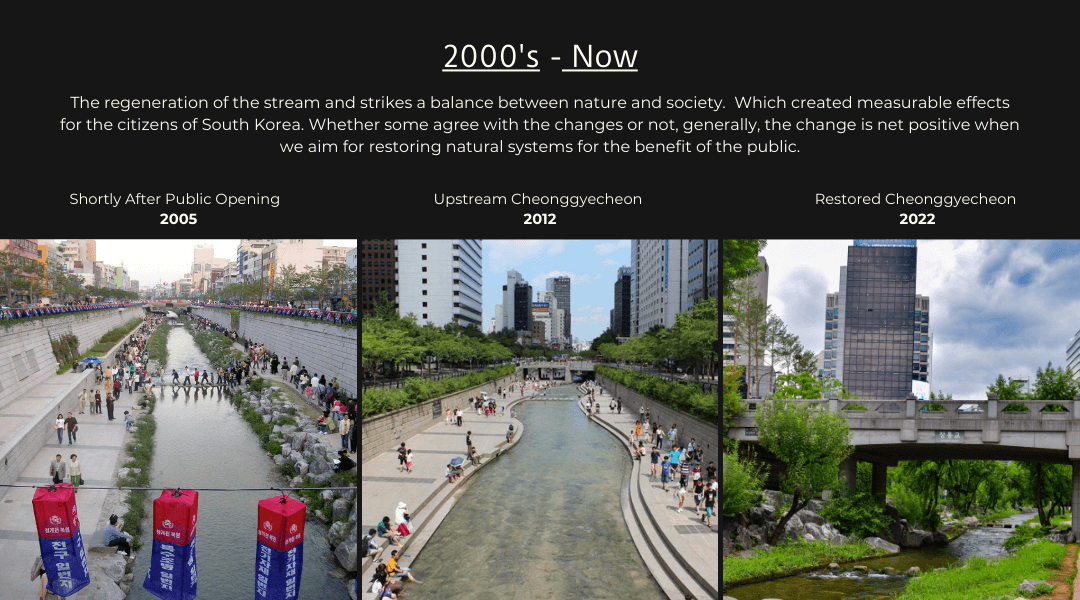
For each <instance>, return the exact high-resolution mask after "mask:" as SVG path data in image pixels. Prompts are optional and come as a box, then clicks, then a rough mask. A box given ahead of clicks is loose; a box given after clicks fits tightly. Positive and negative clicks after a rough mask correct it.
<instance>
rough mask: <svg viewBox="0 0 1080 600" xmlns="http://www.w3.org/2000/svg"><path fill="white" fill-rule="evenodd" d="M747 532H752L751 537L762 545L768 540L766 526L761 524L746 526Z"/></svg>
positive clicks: (758, 544) (756, 543)
mask: <svg viewBox="0 0 1080 600" xmlns="http://www.w3.org/2000/svg"><path fill="white" fill-rule="evenodd" d="M746 531H747V533H749V534H750V539H751V540H753V541H754V544H755V545H757V546H760V545H762V544H764V543H765V542H766V533H765V528H764V527H762V526H761V525H751V526H749V527H747V528H746Z"/></svg>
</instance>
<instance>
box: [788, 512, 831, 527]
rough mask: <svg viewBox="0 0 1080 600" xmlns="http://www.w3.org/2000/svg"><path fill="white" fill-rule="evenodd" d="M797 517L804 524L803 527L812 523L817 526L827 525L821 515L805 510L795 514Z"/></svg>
mask: <svg viewBox="0 0 1080 600" xmlns="http://www.w3.org/2000/svg"><path fill="white" fill-rule="evenodd" d="M795 516H796V517H799V520H801V521H802V522H803V525H807V524H810V523H813V524H815V525H824V524H825V519H823V518H822V517H821V515H819V514H817V513H816V512H811V511H809V510H806V509H805V508H804V509H802V510H800V511H799V512H797V513H795Z"/></svg>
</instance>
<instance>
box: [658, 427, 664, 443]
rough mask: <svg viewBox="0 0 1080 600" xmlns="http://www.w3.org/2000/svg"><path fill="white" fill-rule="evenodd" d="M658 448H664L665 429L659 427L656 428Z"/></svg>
mask: <svg viewBox="0 0 1080 600" xmlns="http://www.w3.org/2000/svg"><path fill="white" fill-rule="evenodd" d="M656 447H657V448H663V447H664V428H663V427H661V426H659V425H657V426H656Z"/></svg>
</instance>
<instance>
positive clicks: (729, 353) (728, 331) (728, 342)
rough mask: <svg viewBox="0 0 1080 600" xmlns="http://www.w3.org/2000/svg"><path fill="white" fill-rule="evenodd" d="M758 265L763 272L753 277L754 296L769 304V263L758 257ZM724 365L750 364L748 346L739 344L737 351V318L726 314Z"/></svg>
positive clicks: (724, 315)
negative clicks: (747, 352)
mask: <svg viewBox="0 0 1080 600" xmlns="http://www.w3.org/2000/svg"><path fill="white" fill-rule="evenodd" d="M757 259H758V264H760V265H761V270H760V271H758V272H757V273H756V274H755V275H754V276H753V286H754V294H755V295H757V296H758V297H759V298H761V301H762V302H764V303H765V304H768V303H769V262H768V261H767V260H765V257H764V256H759V257H757ZM723 319H724V331H723V334H724V348H723V350H724V365H732V364H734V365H739V366H746V365H747V364H749V363H748V360H749V358H748V356H747V354H746V345H745V344H739V346H740V348H739V349H738V352H736V349H735V316H734V315H731V314H728V313H724V314H723Z"/></svg>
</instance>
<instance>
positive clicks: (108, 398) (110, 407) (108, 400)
mask: <svg viewBox="0 0 1080 600" xmlns="http://www.w3.org/2000/svg"><path fill="white" fill-rule="evenodd" d="M115 402H116V399H115V398H113V397H112V396H111V395H108V396H105V406H106V407H107V408H108V410H109V420H110V421H112V420H113V404H114V403H115Z"/></svg>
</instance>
